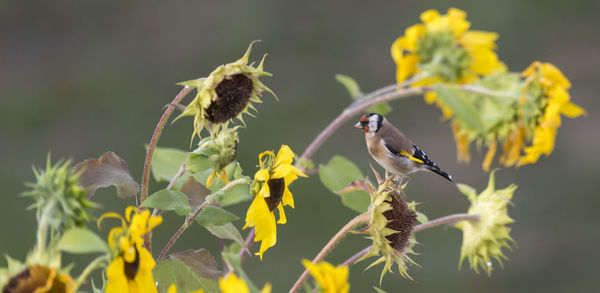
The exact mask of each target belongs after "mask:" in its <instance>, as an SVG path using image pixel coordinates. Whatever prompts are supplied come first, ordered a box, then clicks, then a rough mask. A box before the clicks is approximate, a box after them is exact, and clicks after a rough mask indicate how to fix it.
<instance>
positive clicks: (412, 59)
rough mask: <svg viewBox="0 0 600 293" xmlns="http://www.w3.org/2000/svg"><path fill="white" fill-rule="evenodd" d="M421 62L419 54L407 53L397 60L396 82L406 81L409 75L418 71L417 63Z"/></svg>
mask: <svg viewBox="0 0 600 293" xmlns="http://www.w3.org/2000/svg"><path fill="white" fill-rule="evenodd" d="M418 63H419V56H418V55H417V54H413V53H410V54H406V55H404V57H402V59H401V60H400V61H399V62H397V66H396V82H402V81H405V80H406V79H407V78H408V77H410V76H412V75H413V74H415V72H417V64H418Z"/></svg>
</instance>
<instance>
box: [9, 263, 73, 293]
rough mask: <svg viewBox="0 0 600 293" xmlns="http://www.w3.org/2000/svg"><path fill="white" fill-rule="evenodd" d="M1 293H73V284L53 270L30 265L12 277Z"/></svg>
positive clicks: (69, 277)
mask: <svg viewBox="0 0 600 293" xmlns="http://www.w3.org/2000/svg"><path fill="white" fill-rule="evenodd" d="M2 292H3V293H29V292H35V293H74V292H75V282H74V281H73V279H72V278H71V276H69V275H68V274H59V273H58V272H57V270H56V269H55V268H49V267H45V266H41V265H32V266H29V267H27V268H25V269H24V270H23V271H21V272H20V273H18V274H17V275H15V276H13V277H12V278H10V280H8V283H7V284H6V285H5V286H4V287H3V288H2Z"/></svg>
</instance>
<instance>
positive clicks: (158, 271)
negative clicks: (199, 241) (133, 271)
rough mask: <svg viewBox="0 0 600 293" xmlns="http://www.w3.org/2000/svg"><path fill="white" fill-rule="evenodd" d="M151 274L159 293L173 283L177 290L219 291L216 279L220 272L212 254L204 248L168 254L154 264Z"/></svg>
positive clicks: (165, 290)
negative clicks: (156, 283)
mask: <svg viewBox="0 0 600 293" xmlns="http://www.w3.org/2000/svg"><path fill="white" fill-rule="evenodd" d="M152 274H153V275H154V279H155V280H156V282H158V288H159V292H161V293H164V292H167V289H168V288H169V286H170V285H171V284H175V286H176V287H177V291H178V292H190V291H194V290H198V289H204V292H206V293H211V292H220V291H219V285H218V283H217V280H218V278H219V277H220V276H221V272H219V271H218V270H217V266H216V262H215V260H214V258H213V257H212V255H210V253H209V252H208V251H206V250H204V249H200V250H197V251H191V250H190V251H184V252H181V253H178V254H174V255H170V256H168V257H167V258H166V259H163V260H161V261H159V262H158V264H156V267H154V269H153V270H152Z"/></svg>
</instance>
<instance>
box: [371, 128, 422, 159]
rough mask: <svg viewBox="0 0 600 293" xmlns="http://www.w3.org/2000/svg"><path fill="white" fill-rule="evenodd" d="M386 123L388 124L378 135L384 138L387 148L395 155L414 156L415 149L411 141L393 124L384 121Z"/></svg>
mask: <svg viewBox="0 0 600 293" xmlns="http://www.w3.org/2000/svg"><path fill="white" fill-rule="evenodd" d="M384 123H385V124H386V125H385V127H383V128H382V129H381V130H380V131H379V132H377V134H378V135H380V137H381V138H382V140H383V142H384V144H385V147H386V148H387V149H388V150H389V151H390V152H392V153H393V154H395V155H402V156H405V157H408V156H412V155H413V154H414V147H413V143H412V142H411V141H410V139H408V138H407V137H406V136H405V135H404V133H402V132H401V131H400V130H398V128H396V127H394V125H392V124H391V123H389V122H387V121H384Z"/></svg>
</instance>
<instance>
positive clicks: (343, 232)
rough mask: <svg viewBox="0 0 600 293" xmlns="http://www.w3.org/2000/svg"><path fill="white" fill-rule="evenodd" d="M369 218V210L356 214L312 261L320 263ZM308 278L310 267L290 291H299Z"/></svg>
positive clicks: (291, 292)
mask: <svg viewBox="0 0 600 293" xmlns="http://www.w3.org/2000/svg"><path fill="white" fill-rule="evenodd" d="M369 218H370V214H369V213H368V212H367V213H364V214H360V215H358V216H356V217H355V218H354V219H352V220H350V222H348V223H347V224H346V225H344V227H342V229H340V231H338V232H337V233H336V234H335V235H334V236H333V238H331V240H329V242H328V243H327V244H326V245H325V247H323V249H321V251H320V252H319V254H317V256H316V257H315V258H314V259H313V260H312V263H318V262H320V261H322V260H323V259H324V258H325V256H327V255H328V254H329V253H330V252H331V251H332V250H333V249H334V248H335V247H336V245H337V244H338V243H340V241H342V239H344V236H346V234H348V232H350V231H351V230H352V229H354V228H356V227H357V226H359V225H362V224H364V223H367V222H368V221H369ZM306 279H308V269H305V270H304V272H303V273H302V275H301V276H300V278H298V280H297V281H296V283H295V284H294V286H293V287H292V289H290V293H295V292H298V290H300V287H301V286H302V283H304V281H306Z"/></svg>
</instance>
